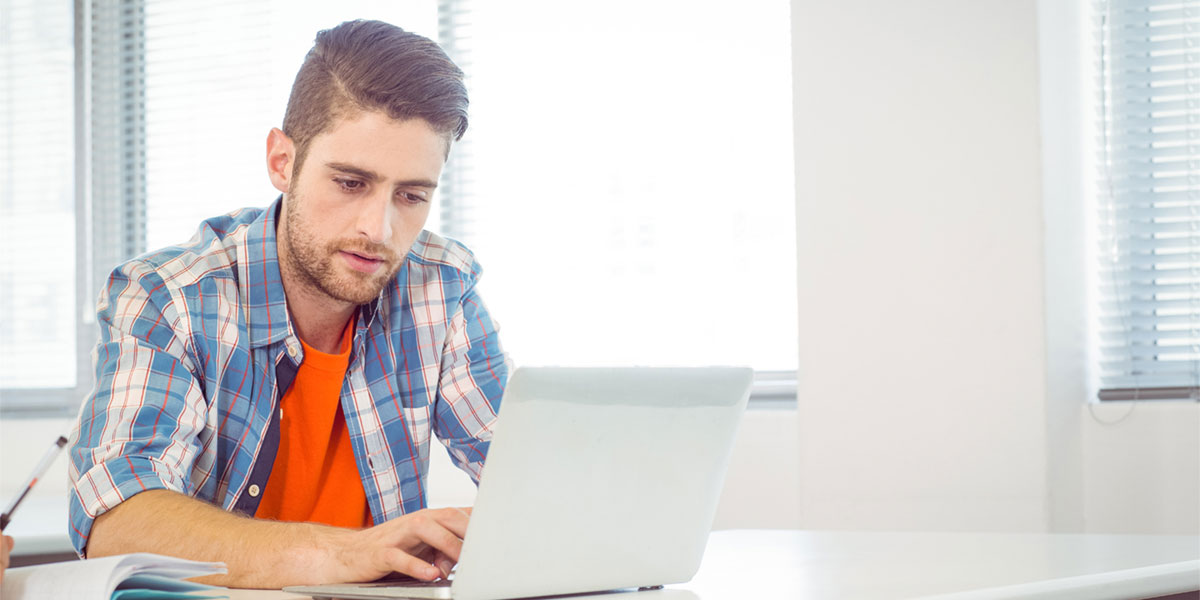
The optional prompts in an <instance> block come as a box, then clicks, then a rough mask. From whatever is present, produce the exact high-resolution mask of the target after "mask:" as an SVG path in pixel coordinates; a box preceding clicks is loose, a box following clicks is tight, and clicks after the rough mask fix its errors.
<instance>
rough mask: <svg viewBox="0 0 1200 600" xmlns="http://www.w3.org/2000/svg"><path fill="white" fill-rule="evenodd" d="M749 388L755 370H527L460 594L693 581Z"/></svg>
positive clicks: (460, 578)
mask: <svg viewBox="0 0 1200 600" xmlns="http://www.w3.org/2000/svg"><path fill="white" fill-rule="evenodd" d="M752 381H753V371H752V370H750V369H748V368H703V369H660V368H611V369H596V368H587V369H581V368H521V369H518V370H516V371H515V372H514V373H513V374H512V376H511V377H510V379H509V382H508V386H507V390H506V392H505V395H504V400H503V402H502V404H501V409H500V418H499V420H498V423H497V425H496V430H495V437H494V438H493V440H492V444H491V448H490V450H489V452H488V459H487V464H486V466H485V467H484V471H483V474H482V477H481V479H480V483H479V493H478V496H477V497H476V501H475V507H474V509H473V511H472V514H471V521H470V524H469V525H468V529H467V537H466V540H465V543H464V547H463V552H462V555H461V557H460V560H459V564H458V569H457V574H456V576H455V579H454V583H453V586H452V591H453V595H454V597H455V598H456V599H459V600H494V599H500V598H516V597H526V596H542V595H550V594H566V593H576V592H587V591H597V590H607V589H616V588H632V587H644V586H655V585H662V584H668V583H679V582H684V581H688V580H690V579H691V578H692V576H693V575H695V573H696V570H697V569H698V568H699V566H700V559H701V557H702V555H703V553H704V547H705V544H706V543H707V540H708V532H709V529H710V528H711V526H712V521H713V517H714V515H715V513H716V508H717V500H718V498H719V496H720V492H721V489H722V485H723V482H724V478H725V471H726V468H727V466H728V462H729V455H730V451H731V450H732V447H733V439H734V435H735V434H736V432H737V426H738V423H739V422H740V420H741V415H742V412H743V411H744V409H745V406H746V401H747V399H748V398H749V395H750V387H751V384H752Z"/></svg>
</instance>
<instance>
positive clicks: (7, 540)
mask: <svg viewBox="0 0 1200 600" xmlns="http://www.w3.org/2000/svg"><path fill="white" fill-rule="evenodd" d="M3 533H4V532H3V531H0V534H3ZM13 543H14V542H13V539H12V536H8V535H6V536H4V540H3V541H0V581H4V570H5V569H7V568H8V553H9V552H11V551H12V549H13Z"/></svg>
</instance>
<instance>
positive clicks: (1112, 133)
mask: <svg viewBox="0 0 1200 600" xmlns="http://www.w3.org/2000/svg"><path fill="white" fill-rule="evenodd" d="M1097 7H1098V12H1097V19H1096V23H1097V27H1098V36H1097V38H1098V40H1099V44H1098V47H1099V49H1100V57H1099V58H1100V61H1099V63H1100V76H1101V82H1100V85H1099V86H1098V89H1099V90H1100V96H1101V97H1100V106H1101V108H1102V110H1101V114H1100V122H1099V129H1100V131H1101V138H1102V139H1101V146H1102V159H1101V160H1102V173H1101V178H1100V182H1099V186H1098V189H1099V199H1098V200H1099V201H1098V203H1097V204H1098V209H1099V212H1098V219H1097V221H1098V225H1099V227H1098V230H1099V241H1100V244H1099V246H1100V251H1099V258H1100V269H1099V277H1098V278H1097V279H1098V286H1097V287H1098V294H1097V297H1098V306H1097V310H1096V311H1095V314H1096V315H1097V318H1098V323H1097V328H1096V329H1097V331H1098V334H1099V353H1098V359H1099V368H1098V373H1099V388H1100V392H1099V397H1100V399H1101V400H1129V399H1132V400H1140V399H1169V398H1191V399H1200V63H1198V61H1200V2H1197V1H1188V2H1180V1H1178V0H1177V1H1173V2H1172V1H1165V0H1157V1H1156V0H1105V1H1102V2H1100V3H1098V4H1097Z"/></svg>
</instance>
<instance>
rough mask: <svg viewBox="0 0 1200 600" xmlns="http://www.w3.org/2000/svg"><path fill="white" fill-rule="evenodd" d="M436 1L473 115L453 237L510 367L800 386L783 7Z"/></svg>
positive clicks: (459, 161) (460, 152)
mask: <svg viewBox="0 0 1200 600" xmlns="http://www.w3.org/2000/svg"><path fill="white" fill-rule="evenodd" d="M442 5H443V12H444V14H446V15H447V18H445V19H443V30H442V36H443V41H444V43H445V44H446V46H447V48H448V51H449V52H450V53H451V54H452V56H453V57H454V58H455V60H456V61H458V62H459V63H460V64H462V65H463V68H464V70H465V71H466V73H467V78H468V87H469V88H470V92H471V104H472V123H471V130H470V131H469V132H468V133H467V137H466V138H464V143H462V144H461V145H460V147H459V148H458V149H457V150H456V154H455V155H454V156H452V158H451V164H450V168H451V169H453V170H454V171H455V173H454V176H453V177H454V179H453V180H452V187H453V190H454V196H453V199H452V200H451V201H449V202H447V203H445V204H444V207H445V208H446V214H445V217H444V219H443V229H444V231H445V232H446V233H447V234H449V235H450V236H452V237H456V238H458V239H461V240H463V241H464V242H465V243H466V244H467V245H468V246H469V247H471V248H472V249H473V250H475V251H476V252H477V253H478V255H479V256H480V259H481V261H482V263H483V265H484V268H485V270H486V275H485V277H484V278H483V280H482V283H481V287H482V289H483V290H484V295H485V298H486V299H487V300H488V302H489V304H490V305H491V307H492V308H493V309H494V312H495V314H496V315H497V318H498V319H499V320H500V322H501V323H502V324H503V326H504V329H503V332H502V336H503V339H504V340H505V343H506V346H507V347H508V349H509V350H510V351H511V352H512V353H513V355H514V356H515V359H516V360H517V362H518V363H519V364H565V365H571V366H590V365H613V364H620V365H631V364H632V365H638V364H640V365H673V366H696V365H711V364H745V365H749V366H752V367H754V368H755V369H756V370H758V371H759V372H776V373H778V374H779V375H781V376H784V377H786V376H788V375H791V376H793V377H794V371H795V369H796V363H797V360H798V349H797V344H796V340H797V333H796V317H797V315H796V283H795V282H796V280H795V273H796V266H795V255H796V250H795V216H794V215H795V194H794V192H793V185H794V182H793V175H792V170H793V166H792V165H793V163H792V103H791V45H790V20H789V17H788V3H787V2H786V1H783V0H773V1H765V2H757V3H753V4H752V5H739V4H736V3H695V2H687V1H684V0H671V1H662V0H660V1H656V2H639V1H635V0H619V1H614V2H605V3H591V4H583V5H580V4H576V3H570V4H564V3H561V2H554V1H552V0H536V1H535V0H524V1H521V2H503V3H497V2H486V1H471V0H453V1H443V3H442ZM792 397H793V398H794V389H793V390H792Z"/></svg>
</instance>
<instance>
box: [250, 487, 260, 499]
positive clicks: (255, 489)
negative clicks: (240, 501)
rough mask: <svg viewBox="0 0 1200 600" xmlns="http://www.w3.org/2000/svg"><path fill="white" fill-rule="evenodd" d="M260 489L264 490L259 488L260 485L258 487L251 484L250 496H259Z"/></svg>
mask: <svg viewBox="0 0 1200 600" xmlns="http://www.w3.org/2000/svg"><path fill="white" fill-rule="evenodd" d="M260 491H262V490H261V489H259V487H258V486H257V485H251V486H250V490H249V492H250V497H251V498H257V497H258V493H259V492H260Z"/></svg>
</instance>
